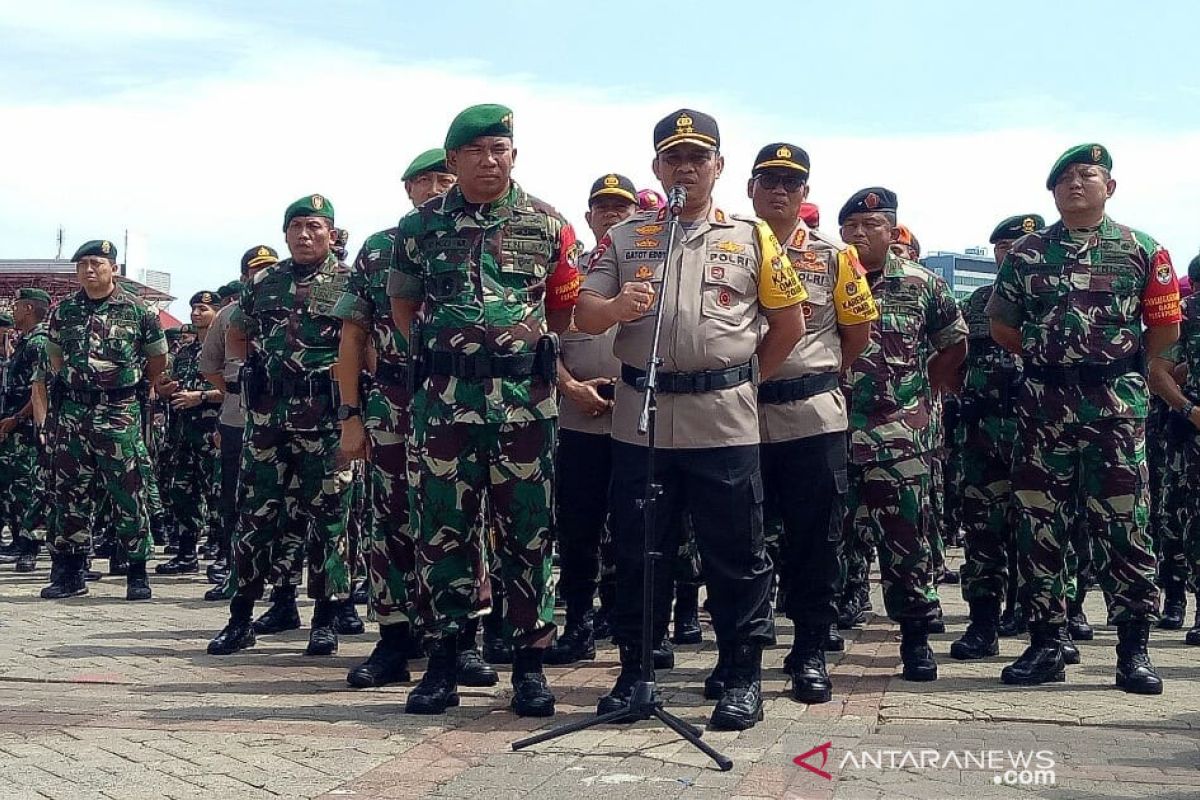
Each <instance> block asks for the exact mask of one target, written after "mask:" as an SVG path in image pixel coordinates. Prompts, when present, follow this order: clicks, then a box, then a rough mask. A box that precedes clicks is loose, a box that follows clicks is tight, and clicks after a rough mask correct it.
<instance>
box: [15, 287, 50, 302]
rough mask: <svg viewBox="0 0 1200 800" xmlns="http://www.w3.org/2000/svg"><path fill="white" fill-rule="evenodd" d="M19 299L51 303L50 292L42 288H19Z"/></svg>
mask: <svg viewBox="0 0 1200 800" xmlns="http://www.w3.org/2000/svg"><path fill="white" fill-rule="evenodd" d="M17 299H18V300H32V301H33V302H35V303H45V304H46V305H50V293H49V292H47V291H45V290H42V289H17Z"/></svg>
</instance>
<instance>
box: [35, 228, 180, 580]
mask: <svg viewBox="0 0 1200 800" xmlns="http://www.w3.org/2000/svg"><path fill="white" fill-rule="evenodd" d="M116 255H117V249H116V247H115V246H114V245H113V244H112V242H110V241H107V240H96V241H91V242H87V243H86V244H84V245H83V246H82V247H80V248H79V249H78V250H77V251H76V252H75V255H74V257H73V259H72V260H73V261H74V262H75V265H76V274H77V275H78V277H79V282H80V284H81V285H82V288H81V289H80V291H79V292H78V293H76V294H74V295H72V296H71V297H68V298H66V299H64V300H62V301H61V302H60V303H59V304H58V305H57V306H56V307H55V308H54V310H53V311H52V312H51V314H50V320H49V323H48V325H47V327H48V334H47V335H48V338H47V342H46V351H47V354H48V355H49V357H50V369H51V371H52V372H53V373H54V377H53V379H52V380H53V381H54V383H55V386H54V392H55V394H57V395H61V402H58V403H56V405H57V410H56V413H57V425H56V431H55V434H54V436H53V438H52V441H51V442H50V444H49V446H50V448H51V450H52V451H53V452H52V456H51V458H52V469H53V475H52V481H53V489H52V496H53V504H54V506H55V514H54V526H53V530H52V531H51V532H50V537H49V538H50V553H51V557H52V559H53V561H54V562H55V564H56V566H57V567H58V572H57V574H56V575H55V577H54V579H53V580H52V581H51V583H50V585H49V586H47V587H46V588H45V589H43V590H42V597H43V598H46V599H57V598H62V597H73V596H75V595H79V594H86V593H87V587H86V585H85V584H84V580H83V578H84V576H83V571H84V562H85V560H86V558H87V555H88V553H89V552H90V551H91V545H92V541H91V539H92V535H91V525H92V517H93V515H94V513H95V511H96V507H97V505H98V503H99V501H100V499H101V498H102V497H104V496H108V497H109V498H110V500H111V502H112V503H113V506H114V512H115V517H116V520H115V528H116V536H117V538H118V540H119V541H120V543H121V545H122V546H123V547H124V548H125V552H126V553H127V554H128V556H129V570H128V575H127V578H126V586H127V588H126V593H125V597H126V599H128V600H147V599H149V598H150V586H149V584H148V582H147V580H146V559H147V558H148V557H149V556H150V551H151V545H150V529H149V518H148V516H147V514H146V509H145V506H144V486H143V478H142V473H141V471H140V470H139V469H138V455H139V452H140V451H139V447H141V446H144V445H142V444H141V442H142V430H141V422H142V409H141V407H140V405H139V403H138V391H139V390H138V385H139V384H140V383H141V382H142V381H143V380H147V381H150V382H153V381H155V380H156V379H157V378H158V375H159V373H160V372H161V371H162V369H163V366H164V364H165V362H166V352H167V342H166V339H165V338H164V337H163V333H162V328H161V326H160V325H159V321H158V315H157V314H156V313H154V312H153V311H152V310H150V309H149V308H148V307H147V306H146V305H145V304H144V303H142V301H140V300H139V299H137V298H136V297H134V296H133V295H132V294H130V293H129V292H128V291H126V290H125V289H124V288H122V287H121V286H118V285H117V284H116V282H115V280H114V277H113V274H114V270H115V266H116Z"/></svg>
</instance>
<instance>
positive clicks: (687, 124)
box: [675, 114, 696, 134]
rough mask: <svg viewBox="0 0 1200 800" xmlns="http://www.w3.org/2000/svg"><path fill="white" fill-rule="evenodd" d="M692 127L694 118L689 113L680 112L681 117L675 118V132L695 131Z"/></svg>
mask: <svg viewBox="0 0 1200 800" xmlns="http://www.w3.org/2000/svg"><path fill="white" fill-rule="evenodd" d="M695 132H696V131H695V129H694V128H693V127H692V118H691V117H690V116H688V115H687V114H680V115H679V119H677V120H675V133H677V134H679V133H695Z"/></svg>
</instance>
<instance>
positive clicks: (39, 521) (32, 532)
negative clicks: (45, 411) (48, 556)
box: [21, 415, 55, 542]
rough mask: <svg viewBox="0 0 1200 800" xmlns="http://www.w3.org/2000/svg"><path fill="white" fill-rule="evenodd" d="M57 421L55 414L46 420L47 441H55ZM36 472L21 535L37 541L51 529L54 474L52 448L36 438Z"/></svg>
mask: <svg viewBox="0 0 1200 800" xmlns="http://www.w3.org/2000/svg"><path fill="white" fill-rule="evenodd" d="M54 426H55V421H54V416H53V415H52V416H50V417H49V418H48V419H47V420H46V427H45V429H44V435H45V437H46V439H45V441H46V442H47V443H49V442H51V441H53V439H52V438H51V437H52V436H53V431H54V429H55V428H54ZM34 462H35V464H34V472H33V499H32V501H31V502H30V504H29V505H28V506H27V507H26V508H25V509H24V511H23V516H22V518H21V535H22V536H28V537H30V538H33V539H35V540H37V541H39V542H40V541H44V540H45V539H46V532H47V531H48V530H49V529H50V524H51V523H50V515H51V511H52V509H53V505H52V503H51V496H50V495H51V492H50V488H51V486H52V481H53V475H52V473H51V469H50V467H51V453H50V448H49V447H48V446H47V447H42V446H41V445H40V444H38V443H37V440H36V439H35V440H34Z"/></svg>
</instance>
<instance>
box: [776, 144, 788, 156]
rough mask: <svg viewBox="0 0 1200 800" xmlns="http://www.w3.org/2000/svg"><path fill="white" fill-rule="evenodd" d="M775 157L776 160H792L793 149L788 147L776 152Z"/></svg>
mask: <svg viewBox="0 0 1200 800" xmlns="http://www.w3.org/2000/svg"><path fill="white" fill-rule="evenodd" d="M775 157H776V158H791V157H792V148H790V147H786V146H785V147H781V148H779V149H778V150H776V151H775Z"/></svg>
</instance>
